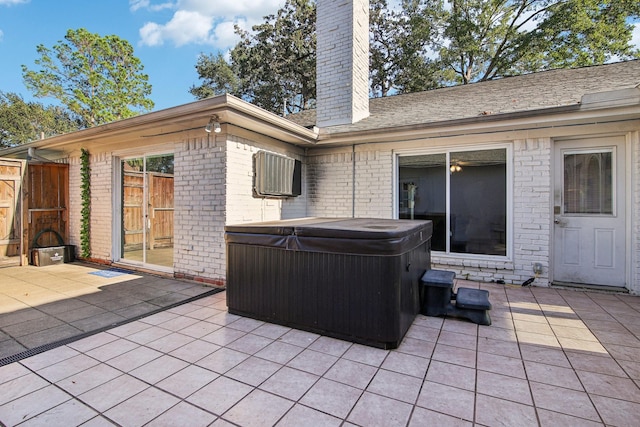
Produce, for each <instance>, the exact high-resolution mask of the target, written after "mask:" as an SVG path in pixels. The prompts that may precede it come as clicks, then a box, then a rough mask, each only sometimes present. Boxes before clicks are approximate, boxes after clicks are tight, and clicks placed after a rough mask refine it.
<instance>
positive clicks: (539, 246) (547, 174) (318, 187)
mask: <svg viewBox="0 0 640 427" xmlns="http://www.w3.org/2000/svg"><path fill="white" fill-rule="evenodd" d="M556 132H557V133H556V134H555V135H554V134H553V133H552V132H549V131H541V132H538V135H536V133H534V132H526V133H525V132H523V133H517V132H515V133H511V134H510V135H509V136H511V138H509V139H506V140H505V139H504V136H502V135H500V134H493V135H491V134H490V135H483V136H475V137H468V138H464V139H463V140H462V141H461V140H460V138H456V140H455V141H453V140H452V139H447V138H439V139H434V140H424V141H421V142H415V141H412V142H407V143H402V142H397V143H380V144H363V145H356V146H345V147H340V148H337V147H333V148H329V147H318V148H314V149H313V150H310V152H309V156H308V162H309V176H308V187H309V197H308V204H309V206H308V214H309V216H329V217H331V216H333V217H335V216H346V217H351V216H354V217H380V218H392V217H393V216H394V212H395V209H394V208H395V207H394V203H396V202H395V198H394V192H395V191H397V190H396V189H395V188H394V186H395V178H394V176H395V175H394V174H395V171H394V167H395V166H394V165H395V163H394V156H395V154H396V153H397V152H402V151H403V150H411V151H415V150H417V151H419V150H421V149H425V150H436V151H437V150H438V149H445V148H448V147H451V146H452V145H458V144H459V145H460V146H461V147H464V146H476V145H478V144H480V145H482V146H483V147H486V148H491V144H492V143H495V144H499V146H501V147H504V144H505V143H506V144H508V145H509V146H510V147H511V151H510V152H511V160H510V161H511V166H510V169H509V170H510V171H511V185H512V187H511V193H510V194H511V205H510V211H509V213H510V215H511V217H510V218H511V220H510V221H511V227H512V228H511V240H510V242H511V256H510V257H504V258H501V257H482V256H465V255H462V254H460V255H456V254H439V253H436V254H433V255H432V266H433V268H440V269H446V270H449V271H455V272H456V274H457V275H458V277H461V278H468V279H471V280H480V281H492V280H493V281H496V280H504V281H505V282H506V283H514V284H521V283H523V282H524V281H525V280H527V279H529V278H530V277H533V276H534V272H533V265H534V263H540V264H541V265H542V268H543V270H542V273H541V274H540V275H538V277H537V278H536V282H535V283H536V284H537V285H542V286H546V285H548V284H549V279H550V269H552V268H553V266H552V265H551V264H552V253H553V244H554V242H553V225H552V221H553V215H552V214H553V205H552V204H553V197H552V191H553V175H554V174H553V172H554V171H553V167H554V164H553V146H554V145H553V144H554V142H553V141H554V138H555V137H558V138H566V137H576V138H577V140H579V139H580V138H582V137H584V138H589V137H592V136H595V135H607V134H618V135H619V134H620V133H621V132H624V129H620V128H616V127H615V126H610V127H607V128H605V127H601V128H584V129H570V130H560V131H556ZM627 135H628V138H627V139H628V141H629V150H628V155H629V157H630V159H629V160H628V162H627V164H628V168H629V172H628V173H629V174H630V183H631V185H630V190H629V191H628V194H629V195H630V202H631V206H630V209H628V212H629V220H628V223H629V224H630V227H631V228H630V230H631V241H630V242H629V243H630V244H629V252H630V254H629V262H630V264H631V266H632V267H631V268H630V269H629V271H630V277H629V279H630V280H629V282H628V283H629V285H628V286H629V290H630V292H632V293H636V294H637V293H640V284H639V282H640V258H639V255H638V254H639V253H640V173H638V171H639V170H640V132H638V131H633V130H632V131H631V132H627Z"/></svg>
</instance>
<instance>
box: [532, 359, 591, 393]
mask: <svg viewBox="0 0 640 427" xmlns="http://www.w3.org/2000/svg"><path fill="white" fill-rule="evenodd" d="M524 366H525V369H526V371H527V378H529V381H536V382H539V383H543V384H549V385H555V386H559V387H566V388H570V389H573V390H578V391H584V389H583V388H582V384H581V383H580V380H579V379H578V376H577V375H576V373H575V372H574V370H573V369H569V368H562V367H559V366H553V365H547V364H544V363H538V362H530V361H525V362H524Z"/></svg>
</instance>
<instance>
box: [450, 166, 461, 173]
mask: <svg viewBox="0 0 640 427" xmlns="http://www.w3.org/2000/svg"><path fill="white" fill-rule="evenodd" d="M449 170H450V171H451V173H454V172H460V171H461V170H462V166H460V165H451V166H449Z"/></svg>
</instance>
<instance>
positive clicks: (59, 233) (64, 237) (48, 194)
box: [28, 163, 69, 249]
mask: <svg viewBox="0 0 640 427" xmlns="http://www.w3.org/2000/svg"><path fill="white" fill-rule="evenodd" d="M28 170H29V192H28V193H29V194H28V206H29V211H28V222H29V234H28V235H29V249H32V248H34V247H48V246H59V245H61V244H69V221H68V212H67V208H68V206H69V166H68V165H66V164H61V163H42V164H38V163H36V164H30V165H29V168H28Z"/></svg>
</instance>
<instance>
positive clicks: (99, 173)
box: [70, 151, 113, 261]
mask: <svg viewBox="0 0 640 427" xmlns="http://www.w3.org/2000/svg"><path fill="white" fill-rule="evenodd" d="M89 157H90V160H89V165H90V168H91V178H90V179H91V258H95V259H98V260H104V261H109V260H111V259H112V256H111V232H112V229H113V228H112V227H113V216H112V214H111V210H112V191H111V190H112V159H113V158H112V157H111V155H110V154H108V153H97V154H93V153H92V152H91V151H90V152H89ZM74 170H77V180H78V183H79V182H80V165H79V163H78V165H77V168H76V167H75V166H74ZM70 196H71V194H70ZM74 197H76V196H74ZM77 197H78V198H79V194H78V195H77ZM80 209H82V202H81V200H80ZM77 214H78V215H79V214H80V212H79V211H78V212H77ZM77 221H78V222H77V224H78V225H77V227H78V228H77V233H78V235H77V239H78V244H79V242H80V222H79V219H78V220H77ZM78 250H80V248H79V247H78Z"/></svg>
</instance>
